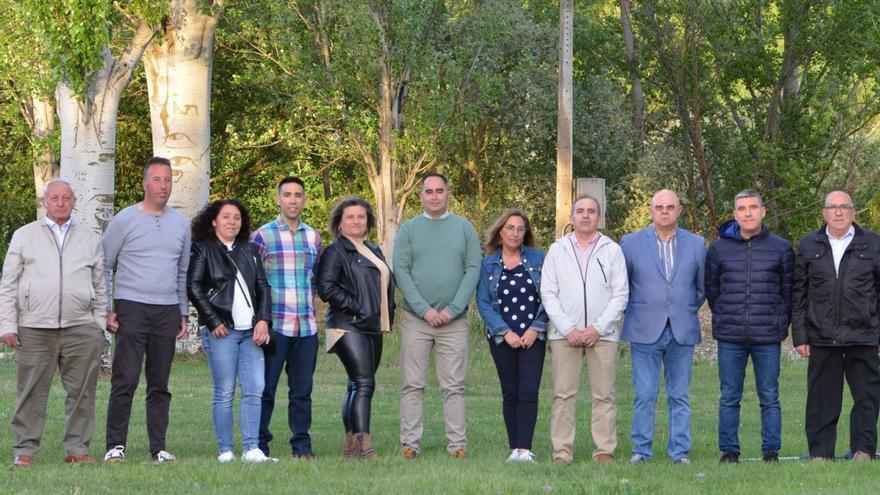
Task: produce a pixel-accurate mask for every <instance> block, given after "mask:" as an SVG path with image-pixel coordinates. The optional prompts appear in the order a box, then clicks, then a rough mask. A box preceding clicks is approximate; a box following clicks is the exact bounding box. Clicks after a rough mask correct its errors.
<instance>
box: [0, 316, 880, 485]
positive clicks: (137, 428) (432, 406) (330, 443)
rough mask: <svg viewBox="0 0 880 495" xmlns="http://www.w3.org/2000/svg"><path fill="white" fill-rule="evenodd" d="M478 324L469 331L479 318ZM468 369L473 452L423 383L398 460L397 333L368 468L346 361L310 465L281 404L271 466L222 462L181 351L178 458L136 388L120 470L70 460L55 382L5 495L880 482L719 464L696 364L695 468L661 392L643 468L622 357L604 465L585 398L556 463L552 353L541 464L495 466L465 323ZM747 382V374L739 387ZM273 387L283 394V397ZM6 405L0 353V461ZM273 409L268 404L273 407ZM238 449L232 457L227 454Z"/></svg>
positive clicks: (795, 431)
mask: <svg viewBox="0 0 880 495" xmlns="http://www.w3.org/2000/svg"><path fill="white" fill-rule="evenodd" d="M474 326H476V325H474ZM473 334H474V337H473V339H472V345H471V350H470V352H471V367H470V373H469V376H468V386H467V407H468V439H469V452H468V453H469V456H470V457H469V458H468V459H467V460H452V459H450V458H449V456H448V455H447V453H446V450H445V447H444V445H445V440H444V434H443V420H442V410H441V404H440V395H439V393H438V389H437V385H436V380H434V379H433V378H432V380H431V382H430V386H429V390H428V392H427V394H426V397H425V435H424V439H423V442H422V449H423V451H422V457H421V458H420V459H418V460H415V461H407V460H404V459H402V458H401V457H400V456H399V445H398V397H399V395H398V391H399V384H400V378H399V374H398V371H397V365H398V356H399V351H398V349H399V341H398V338H397V336H396V335H392V336H390V337H388V338H387V339H386V347H385V349H386V351H385V356H384V358H383V362H382V367H381V370H380V372H379V377H378V382H379V384H378V388H377V390H376V395H375V400H374V405H373V421H372V430H373V435H374V443H375V447H376V452H377V453H378V456H379V457H378V459H377V460H376V461H373V462H344V461H342V460H341V458H340V454H341V446H342V424H341V421H340V418H339V412H338V408H339V402H340V399H341V397H342V394H343V391H344V383H345V378H344V373H343V370H342V366H341V365H340V364H339V362H338V361H337V359H336V357H335V356H333V355H326V354H323V353H322V355H321V356H320V357H319V359H318V369H317V371H316V373H315V390H314V393H313V400H314V422H313V425H312V437H313V440H314V447H315V452H316V453H317V455H318V457H319V459H318V461H317V462H304V461H293V460H292V459H291V458H290V457H289V456H288V455H287V454H288V450H287V444H286V435H287V434H288V432H287V426H286V414H285V413H284V407H285V404H282V405H281V408H282V409H281V413H280V414H276V415H275V421H274V423H273V427H274V431H275V432H276V434H277V439H276V440H275V442H274V443H273V446H274V447H275V451H274V452H273V454H275V455H279V456H281V462H279V463H277V464H271V465H270V464H265V465H246V464H242V463H240V462H238V461H236V462H235V463H233V464H230V465H220V464H218V463H217V461H216V455H217V452H216V445H215V442H214V433H213V427H212V424H211V417H210V402H211V382H210V377H209V374H208V369H207V364H206V362H205V360H204V359H203V358H202V357H200V356H195V357H190V356H179V357H178V359H177V360H176V362H175V364H174V369H173V372H172V379H171V390H172V393H173V394H174V398H173V401H172V405H171V425H170V429H169V432H168V450H169V451H171V452H172V453H174V454H175V455H177V456H178V457H179V458H180V461H179V462H177V463H175V464H173V465H162V466H155V465H153V464H151V463H150V462H149V455H148V453H147V442H146V433H145V428H144V419H143V418H144V400H143V387H141V389H139V394H138V396H137V398H136V400H135V407H134V411H133V413H132V423H131V428H132V431H131V435H130V437H129V445H128V450H127V453H128V460H127V461H126V462H125V463H124V464H120V465H106V466H105V465H98V466H66V465H63V464H62V462H61V458H62V457H63V450H62V448H61V436H62V430H63V393H62V390H61V387H60V383H58V381H57V380H56V383H55V384H54V385H53V389H52V394H51V396H50V405H49V417H50V418H51V419H50V420H49V421H48V423H47V427H46V432H45V434H44V436H43V446H42V448H41V450H40V452H39V453H38V455H37V457H36V464H35V466H34V467H33V468H32V469H28V470H13V469H12V468H11V467H8V468H7V467H4V468H0V469H2V470H3V474H2V475H0V493H2V494H7V493H10V494H11V493H79V494H89V493H157V494H178V493H191V492H192V493H202V492H203V493H248V494H250V493H254V494H259V493H264V494H269V493H272V494H280V493H334V494H342V493H382V494H388V493H489V494H493V493H603V494H607V493H650V494H661V493H673V494H677V495H683V494H691V493H751V494H761V493H773V494H777V493H820V492H822V493H876V492H874V490H876V489H877V487H878V486H880V469H878V468H880V464H873V463H867V464H853V463H848V462H835V463H822V464H812V463H809V462H801V461H782V462H780V463H778V464H776V465H766V464H764V463H761V462H742V463H741V464H739V465H724V466H721V465H719V464H718V457H719V453H718V451H717V427H716V423H717V419H716V418H717V401H718V378H717V368H716V367H715V365H714V364H712V363H698V364H696V365H695V369H694V380H693V385H692V387H691V404H692V406H693V449H692V451H691V456H690V457H691V460H692V461H693V463H694V464H693V465H692V466H673V465H671V464H670V462H669V459H668V458H667V457H666V454H665V450H666V432H667V430H666V426H665V423H666V415H665V398H664V397H662V396H661V399H660V402H661V404H662V405H663V406H662V407H661V408H660V410H659V412H658V417H657V428H656V438H655V443H654V446H655V457H654V459H652V460H651V461H650V462H649V463H647V464H643V465H635V466H632V465H629V464H628V463H627V462H625V461H626V459H627V458H628V457H629V452H630V449H631V444H630V441H629V425H630V418H631V415H632V391H631V385H630V374H631V367H630V362H629V356H628V354H627V353H624V355H623V356H622V357H621V360H620V363H619V364H620V365H619V371H618V387H617V391H618V406H619V416H618V421H619V431H618V439H619V446H618V451H617V457H618V461H617V462H616V463H615V464H614V465H613V466H603V465H597V464H595V463H593V462H591V461H590V460H589V459H590V452H591V451H592V449H593V446H592V440H591V438H590V433H589V406H590V404H589V393H588V391H587V390H586V375H584V392H585V393H582V394H581V395H580V397H579V398H578V408H579V409H578V417H579V420H578V435H577V440H576V446H575V456H576V459H575V462H574V464H572V465H570V466H557V465H554V464H553V463H551V462H550V439H549V417H550V399H551V397H550V391H551V376H550V363H549V355H548V358H547V362H546V363H545V368H544V372H545V374H544V382H543V386H542V391H541V402H540V405H539V421H538V426H537V431H536V434H535V442H534V451H535V453H536V454H537V456H538V462H536V463H535V464H532V465H526V464H509V463H506V462H504V461H505V459H506V457H507V455H508V454H509V451H508V450H507V446H506V435H505V432H504V424H503V421H502V419H501V397H500V389H499V386H498V379H497V376H496V375H495V369H494V365H493V363H492V359H491V357H490V355H489V351H488V349H487V344H486V342H485V340H483V339H482V337H481V336H478V332H477V331H476V330H475V331H474V333H473ZM751 380H752V376H751V374H749V375H748V376H747V382H748V381H751ZM805 380H806V364H805V362H803V361H787V360H785V361H784V363H783V368H782V383H781V389H782V407H783V446H782V452H781V453H780V454H781V455H782V456H800V455H802V454H804V453H805V452H806V440H805V438H804V432H803V411H804V402H805ZM109 388H110V384H109V380H108V379H107V378H102V379H101V381H100V382H99V385H98V406H97V409H98V420H97V424H98V427H97V429H96V433H95V438H94V441H93V442H92V453H93V454H94V455H96V456H101V455H103V452H104V421H105V414H106V403H107V396H108V393H109ZM279 395H281V396H284V392H283V391H282V392H281V393H279ZM14 400H15V365H14V362H13V361H12V360H8V359H7V360H3V361H0V423H2V427H0V432H2V433H0V452H2V453H3V456H2V457H0V459H2V462H3V463H4V464H5V465H6V466H9V465H10V464H11V461H12V450H11V442H12V440H11V433H10V431H9V428H8V424H9V420H10V417H11V414H12V411H13V407H14ZM848 410H849V402H848V401H845V403H844V414H843V416H842V420H841V428H840V429H839V432H840V433H839V436H838V447H837V450H838V453H839V454H840V455H842V454H843V453H845V452H846V450H847V446H848V433H847V432H848V428H847V421H848V419H847V418H848ZM276 411H277V409H276ZM759 431H760V419H759V413H758V403H757V398H756V396H755V394H754V385H753V384H752V383H747V388H746V393H745V398H744V401H743V416H742V427H741V431H740V433H741V441H742V445H743V457H744V458H748V457H760V454H761V452H760V433H759ZM236 454H237V455H240V454H241V452H239V451H236Z"/></svg>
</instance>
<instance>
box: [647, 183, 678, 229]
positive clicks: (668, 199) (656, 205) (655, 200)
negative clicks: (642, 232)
mask: <svg viewBox="0 0 880 495" xmlns="http://www.w3.org/2000/svg"><path fill="white" fill-rule="evenodd" d="M649 213H650V215H651V220H652V221H653V222H654V228H655V229H657V230H658V231H662V232H669V231H672V230H675V228H676V227H677V226H678V217H679V216H680V215H681V201H679V199H678V195H677V194H675V193H674V192H672V191H670V190H669V189H661V190H659V191H657V192H656V193H654V197H652V198H651V207H650V208H649Z"/></svg>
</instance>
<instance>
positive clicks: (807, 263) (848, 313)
mask: <svg viewBox="0 0 880 495" xmlns="http://www.w3.org/2000/svg"><path fill="white" fill-rule="evenodd" d="M853 226H854V227H855V235H854V236H853V238H852V241H851V242H850V243H849V246H848V247H847V248H846V251H844V253H843V258H841V260H840V274H839V275H838V274H837V273H835V271H834V257H833V255H832V253H831V245H830V244H829V242H828V236H827V235H826V234H825V226H824V225H823V226H822V228H821V229H819V230H818V231H816V232H813V233H811V234H808V235H807V236H805V237H804V238H803V239H801V241H800V246H799V249H798V254H797V260H796V262H795V265H794V290H793V294H792V306H793V313H792V322H791V336H792V341H793V343H794V345H796V346H797V345H801V344H811V345H818V346H831V347H840V346H850V345H864V346H875V345H877V344H878V343H880V308H878V304H880V237H878V236H877V234H875V233H874V232H871V231H870V230H866V229H862V228H860V227H859V226H858V225H855V224H853Z"/></svg>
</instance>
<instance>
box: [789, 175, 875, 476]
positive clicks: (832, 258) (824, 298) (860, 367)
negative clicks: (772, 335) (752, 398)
mask: <svg viewBox="0 0 880 495" xmlns="http://www.w3.org/2000/svg"><path fill="white" fill-rule="evenodd" d="M854 215H855V209H854V208H853V203H852V198H850V196H849V194H847V193H845V192H843V191H833V192H831V193H829V194H828V195H827V196H825V207H824V210H823V212H822V216H823V217H824V218H825V223H826V225H824V226H822V228H820V229H819V230H818V231H816V232H813V233H810V234H808V235H806V236H805V237H804V238H803V239H801V241H800V245H799V246H798V256H797V260H796V263H795V270H794V289H793V314H792V340H793V341H794V345H795V348H796V349H797V351H798V353H800V355H801V356H803V357H806V358H809V366H808V370H807V413H806V432H807V443H808V445H809V447H810V457H811V458H813V459H828V460H830V459H833V458H834V445H835V442H836V440H837V419H838V417H839V416H840V407H841V402H842V397H843V380H844V377H845V378H846V382H847V383H848V384H849V388H850V391H851V393H852V397H853V407H852V411H851V412H850V418H849V419H850V451H851V452H852V453H853V456H852V458H853V460H854V461H867V460H870V459H872V458H873V454H874V452H876V450H877V411H878V407H880V358H878V356H877V352H878V347H877V344H878V342H880V320H878V313H880V311H878V292H880V237H878V236H877V234H875V233H874V232H871V231H870V230H867V229H862V228H860V227H859V226H858V225H855V224H853V216H854Z"/></svg>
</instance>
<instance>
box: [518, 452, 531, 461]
mask: <svg viewBox="0 0 880 495" xmlns="http://www.w3.org/2000/svg"><path fill="white" fill-rule="evenodd" d="M519 460H520V461H521V462H535V454H533V453H532V451H531V450H527V451H525V452H520V454H519Z"/></svg>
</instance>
